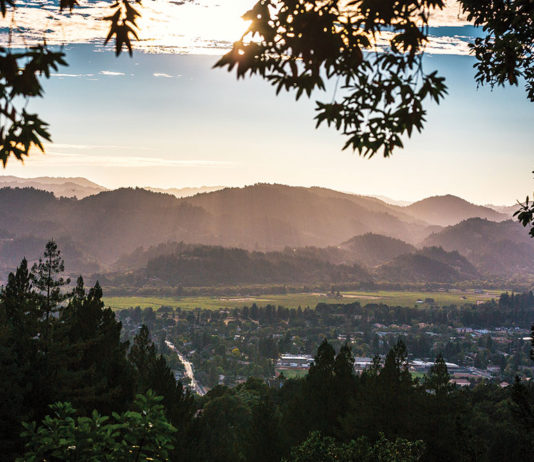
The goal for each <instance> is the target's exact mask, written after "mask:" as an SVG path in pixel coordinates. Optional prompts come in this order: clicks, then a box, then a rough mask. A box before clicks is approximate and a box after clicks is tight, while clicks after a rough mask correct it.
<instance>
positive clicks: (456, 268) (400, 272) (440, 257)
mask: <svg viewBox="0 0 534 462" xmlns="http://www.w3.org/2000/svg"><path fill="white" fill-rule="evenodd" d="M376 275H377V277H379V278H381V279H384V280H387V281H391V282H404V283H407V282H437V281H439V282H449V283H454V282H459V281H473V280H477V279H480V273H479V272H478V271H477V269H476V268H475V267H474V266H473V265H472V264H471V263H470V262H469V261H468V260H467V259H466V258H465V257H463V256H461V255H460V254H459V253H458V252H456V251H453V252H446V251H445V250H443V249H442V248H440V247H425V248H424V249H422V250H420V251H417V252H414V253H410V254H405V255H400V256H398V257H397V258H395V259H394V260H392V261H390V262H388V263H386V264H384V265H382V266H380V267H379V268H378V269H377V271H376Z"/></svg>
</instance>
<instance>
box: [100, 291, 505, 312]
mask: <svg viewBox="0 0 534 462" xmlns="http://www.w3.org/2000/svg"><path fill="white" fill-rule="evenodd" d="M501 292H502V291H500V290H493V291H485V292H484V293H482V294H477V293H475V292H474V291H473V290H466V291H460V290H451V291H449V292H410V291H406V292H404V291H377V292H343V293H342V295H343V297H342V298H335V297H331V296H328V295H326V294H319V293H300V294H280V295H262V296H259V297H208V296H202V297H149V296H143V297H129V296H127V297H105V298H104V301H105V303H106V305H107V306H110V307H111V308H112V309H114V310H121V309H125V308H132V307H136V306H139V307H141V308H148V307H151V308H153V309H158V308H160V307H161V306H171V307H173V308H177V307H180V308H181V309H183V310H192V309H195V308H203V309H210V310H216V309H219V308H240V307H242V306H245V305H248V306H250V305H252V304H253V303H256V304H258V305H260V306H265V305H268V304H271V305H282V306H285V307H288V308H297V307H298V306H301V307H302V308H306V307H307V306H309V307H310V308H314V307H315V305H317V303H321V302H324V303H351V302H355V301H358V302H360V303H361V304H362V305H365V304H367V303H385V304H387V305H391V306H397V305H399V306H418V304H417V300H423V301H424V300H425V299H427V298H432V299H434V303H435V304H437V305H452V304H456V305H461V304H463V303H476V302H477V301H485V300H491V299H492V298H498V297H499V295H500V294H501ZM421 306H425V305H424V304H421Z"/></svg>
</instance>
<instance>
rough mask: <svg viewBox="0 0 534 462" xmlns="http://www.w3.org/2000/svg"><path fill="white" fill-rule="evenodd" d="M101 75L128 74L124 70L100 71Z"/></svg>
mask: <svg viewBox="0 0 534 462" xmlns="http://www.w3.org/2000/svg"><path fill="white" fill-rule="evenodd" d="M99 74H101V75H110V76H121V75H126V74H125V73H124V72H115V71H100V72H99Z"/></svg>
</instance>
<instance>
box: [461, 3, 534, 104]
mask: <svg viewBox="0 0 534 462" xmlns="http://www.w3.org/2000/svg"><path fill="white" fill-rule="evenodd" d="M461 5H462V8H463V10H464V12H466V13H467V19H468V20H469V21H473V23H474V25H475V26H479V27H481V28H482V30H483V31H484V33H485V36H484V37H479V38H477V39H475V42H474V43H473V44H472V45H471V49H472V50H473V53H474V55H475V57H476V58H477V61H478V62H477V63H476V65H475V67H476V69H477V74H476V77H475V78H476V80H477V82H478V83H479V84H485V83H488V84H490V85H491V86H492V87H493V86H495V85H500V86H504V85H505V84H510V85H518V84H519V82H520V81H521V80H524V81H525V87H526V91H527V96H528V99H529V100H530V101H534V56H533V52H534V28H533V27H532V24H533V21H534V5H533V4H532V2H531V1H529V0H515V1H513V2H503V1H495V0H482V1H481V0H461Z"/></svg>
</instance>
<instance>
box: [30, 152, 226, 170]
mask: <svg viewBox="0 0 534 462" xmlns="http://www.w3.org/2000/svg"><path fill="white" fill-rule="evenodd" d="M31 161H32V162H36V163H37V162H42V161H45V162H46V163H47V165H51V164H53V165H57V166H59V165H61V166H72V167H74V166H77V167H80V166H83V167H97V166H98V167H104V168H105V167H121V168H149V167H165V168H172V167H175V168H229V167H232V166H234V165H235V163H234V162H226V161H218V160H212V159H169V158H164V157H151V156H120V155H85V154H75V153H64V152H52V151H49V152H47V154H46V155H45V156H35V155H34V156H33V157H32V158H31Z"/></svg>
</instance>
